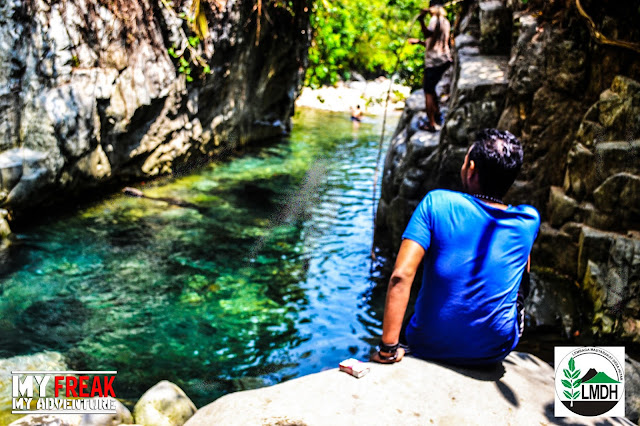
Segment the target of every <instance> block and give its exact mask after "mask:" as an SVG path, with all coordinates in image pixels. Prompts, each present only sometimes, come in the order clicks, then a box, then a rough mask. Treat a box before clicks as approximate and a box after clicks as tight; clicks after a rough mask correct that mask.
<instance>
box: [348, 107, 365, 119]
mask: <svg viewBox="0 0 640 426" xmlns="http://www.w3.org/2000/svg"><path fill="white" fill-rule="evenodd" d="M363 115H364V113H363V112H362V110H361V109H360V105H356V107H355V108H353V107H351V121H358V122H359V121H362V116H363Z"/></svg>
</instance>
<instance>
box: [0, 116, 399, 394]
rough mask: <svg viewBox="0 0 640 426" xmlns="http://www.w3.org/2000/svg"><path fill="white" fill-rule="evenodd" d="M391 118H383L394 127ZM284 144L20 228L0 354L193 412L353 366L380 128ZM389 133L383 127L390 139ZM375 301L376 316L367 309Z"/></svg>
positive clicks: (4, 303) (332, 119)
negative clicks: (161, 389)
mask: <svg viewBox="0 0 640 426" xmlns="http://www.w3.org/2000/svg"><path fill="white" fill-rule="evenodd" d="M391 121H395V120H391ZM294 124H295V125H294V129H293V132H292V135H291V137H289V138H286V139H282V140H278V141H274V142H271V143H268V144H263V145H262V146H260V147H255V148H252V149H251V150H249V151H247V152H245V153H242V155H240V156H238V157H235V158H233V159H231V160H227V161H224V162H222V161H221V162H218V163H214V164H209V165H206V166H204V167H203V168H201V169H199V170H195V171H193V172H192V174H188V175H185V176H182V177H177V178H163V179H160V180H157V181H154V182H150V183H146V184H144V185H142V184H141V185H138V186H137V187H138V188H139V189H141V190H143V191H144V193H145V194H146V195H148V196H152V197H173V198H177V199H180V200H183V201H187V202H189V203H192V204H193V205H195V206H197V208H189V207H187V208H184V207H177V206H175V205H169V204H167V203H164V202H158V201H152V200H147V199H139V198H132V197H127V196H125V195H122V194H116V195H112V196H109V197H108V198H107V199H104V200H103V201H100V202H97V203H94V204H92V205H90V206H86V207H84V208H83V209H82V210H81V211H79V212H77V213H74V214H72V215H70V216H67V217H62V218H57V219H55V220H52V221H48V222H45V223H42V224H39V225H37V226H33V227H30V228H27V229H23V230H21V231H20V232H19V234H18V235H17V238H18V241H17V242H16V244H15V245H14V247H13V249H12V250H11V254H10V259H9V260H10V263H9V264H8V265H9V266H8V270H5V272H4V273H3V275H2V278H1V279H2V281H1V282H0V294H1V296H2V297H1V298H0V357H1V358H6V357H10V356H14V355H24V354H30V353H36V352H40V351H43V350H55V351H59V352H62V353H63V354H64V355H65V357H66V360H67V362H68V364H69V367H70V368H73V369H87V370H112V369H115V370H118V376H117V379H116V392H117V394H118V397H121V398H125V399H131V400H135V399H137V398H139V397H140V396H141V395H142V393H143V392H144V391H145V390H146V389H148V388H149V387H151V386H153V385H154V384H155V383H157V382H158V381H160V380H163V379H167V380H171V381H173V382H175V383H176V384H178V385H179V386H180V387H182V388H183V389H184V390H185V392H186V393H187V394H188V395H189V396H190V397H191V398H192V399H193V400H194V402H196V404H197V405H198V406H201V405H203V404H205V403H207V402H210V401H212V400H214V399H215V398H217V397H219V396H221V395H223V394H225V393H227V392H230V391H235V390H240V389H250V388H255V387H260V386H264V385H270V384H275V383H278V382H281V381H283V380H286V379H289V378H293V377H297V376H301V375H305V374H309V373H314V372H318V371H321V370H323V369H327V368H334V367H336V366H337V364H338V362H339V361H341V360H343V359H345V358H348V357H357V358H366V357H367V356H368V352H369V348H370V346H371V343H373V342H375V341H377V338H378V336H379V332H380V326H381V322H380V306H379V303H380V301H379V300H380V298H378V299H377V300H378V302H371V297H372V291H373V290H372V289H373V287H374V285H375V279H376V277H375V276H372V275H371V272H370V260H369V252H370V245H371V240H372V213H371V192H372V179H373V174H374V167H375V159H376V154H377V144H378V138H379V132H380V130H381V128H380V124H379V123H376V122H373V121H372V122H370V123H367V122H364V123H362V124H361V126H360V128H359V129H355V128H353V127H352V124H351V122H350V121H349V120H348V116H347V115H344V114H330V113H322V112H314V111H309V110H306V111H305V110H303V111H302V112H300V113H299V114H298V116H297V117H296V118H295V120H294ZM391 127H392V126H391V125H390V126H389V129H390V128H391ZM376 303H377V304H378V305H376Z"/></svg>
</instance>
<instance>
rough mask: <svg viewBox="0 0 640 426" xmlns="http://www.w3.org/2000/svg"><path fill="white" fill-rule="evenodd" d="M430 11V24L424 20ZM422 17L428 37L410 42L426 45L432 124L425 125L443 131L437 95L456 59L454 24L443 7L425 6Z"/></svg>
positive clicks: (426, 89) (427, 96)
mask: <svg viewBox="0 0 640 426" xmlns="http://www.w3.org/2000/svg"><path fill="white" fill-rule="evenodd" d="M427 13H430V14H431V19H430V20H429V25H427V24H425V22H424V21H425V16H426V15H427ZM418 20H419V21H420V25H421V27H422V34H423V35H424V37H425V39H426V40H420V39H416V38H411V39H409V40H408V42H409V43H410V44H423V45H424V46H425V53H424V80H423V88H424V95H425V100H426V107H427V117H428V118H429V123H428V124H427V125H426V126H424V127H423V130H427V131H429V132H436V131H438V130H440V126H439V124H440V123H437V122H436V120H438V121H439V120H440V106H439V104H438V95H437V94H436V85H437V84H438V81H440V79H441V78H442V75H443V74H444V72H445V71H446V70H447V68H449V66H450V65H451V63H452V62H453V60H452V59H451V51H450V50H449V33H450V31H451V24H449V20H448V19H447V16H446V11H445V10H444V8H443V7H442V6H432V7H430V8H428V9H423V10H422V11H421V12H420V16H419V18H418Z"/></svg>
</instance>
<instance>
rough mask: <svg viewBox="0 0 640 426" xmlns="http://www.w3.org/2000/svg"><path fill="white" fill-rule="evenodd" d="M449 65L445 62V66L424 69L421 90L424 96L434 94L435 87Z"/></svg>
mask: <svg viewBox="0 0 640 426" xmlns="http://www.w3.org/2000/svg"><path fill="white" fill-rule="evenodd" d="M450 65H451V63H450V62H447V63H445V64H442V65H438V66H437V67H428V68H425V69H424V81H423V89H424V93H425V94H427V93H429V94H431V95H435V94H436V85H437V84H438V82H439V81H440V79H441V78H442V75H443V74H444V72H445V71H446V70H447V68H449V66H450Z"/></svg>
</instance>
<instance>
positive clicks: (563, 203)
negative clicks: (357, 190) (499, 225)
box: [375, 1, 640, 343]
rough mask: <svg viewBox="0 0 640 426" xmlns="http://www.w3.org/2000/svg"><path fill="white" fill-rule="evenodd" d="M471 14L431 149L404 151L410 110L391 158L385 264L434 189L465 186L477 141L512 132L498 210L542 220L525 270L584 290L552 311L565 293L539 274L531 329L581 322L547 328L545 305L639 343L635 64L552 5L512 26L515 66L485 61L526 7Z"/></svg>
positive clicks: (380, 222) (380, 224)
mask: <svg viewBox="0 0 640 426" xmlns="http://www.w3.org/2000/svg"><path fill="white" fill-rule="evenodd" d="M467 6H468V7H467ZM467 6H465V7H467V8H466V9H465V10H466V15H464V16H462V19H461V21H460V22H461V24H460V29H461V31H462V33H461V34H459V35H457V37H456V41H457V43H456V51H455V52H454V53H455V58H454V59H455V70H454V71H455V72H454V79H453V84H452V94H451V99H450V104H449V111H448V114H447V116H446V120H445V125H444V126H443V130H442V134H441V137H440V139H439V141H438V145H437V146H436V147H435V148H432V149H431V150H422V151H421V150H416V149H415V148H413V147H411V145H410V140H411V138H412V137H413V135H412V133H411V132H412V125H411V123H412V120H413V119H414V118H415V117H416V116H419V115H420V114H423V112H422V111H421V110H420V109H419V108H417V107H416V105H418V104H419V102H418V101H412V104H411V107H409V108H407V109H406V110H405V112H404V113H403V116H402V119H401V120H400V123H399V125H398V129H397V130H396V133H395V135H394V139H393V141H392V144H391V146H390V148H389V151H388V153H387V159H386V162H385V171H384V174H383V181H382V191H381V199H380V203H379V206H378V216H377V221H376V234H375V239H376V243H377V244H378V245H380V246H382V247H388V248H389V249H390V252H389V253H387V254H388V255H389V257H390V258H393V256H394V255H395V253H397V249H398V247H399V245H400V238H401V235H402V232H403V231H404V228H405V227H406V225H407V222H408V220H409V218H410V216H411V214H412V212H413V210H414V209H415V206H417V204H418V203H419V201H420V200H421V199H422V197H423V196H424V195H425V194H426V193H427V192H428V191H429V190H431V189H435V188H447V189H454V190H458V189H460V184H459V169H460V166H461V164H462V159H463V158H464V154H465V150H466V147H467V146H468V144H469V142H470V141H471V138H472V136H473V134H474V132H475V131H476V130H479V129H481V128H485V127H497V128H500V129H506V130H509V131H511V132H512V133H514V134H515V135H516V136H518V137H519V138H520V139H521V140H522V142H523V145H524V150H525V163H524V165H523V170H522V172H521V175H520V176H519V178H518V180H517V181H516V182H515V183H514V185H513V186H512V188H511V190H510V191H509V193H508V194H507V196H506V198H505V199H506V201H508V202H509V203H511V204H521V203H526V204H531V205H533V206H535V207H536V208H537V209H538V210H539V211H540V212H541V214H542V216H543V221H544V222H543V224H542V227H541V229H540V232H539V235H538V239H537V241H536V244H535V246H534V250H533V253H532V263H533V266H534V268H535V267H541V268H551V269H552V270H553V272H554V273H555V274H559V275H563V276H565V277H566V278H565V279H566V280H567V282H571V281H574V282H578V283H579V284H580V288H581V289H582V291H580V292H577V293H576V292H574V291H572V298H574V299H572V301H571V303H567V302H562V303H564V305H563V306H560V305H559V301H558V298H561V299H562V298H563V297H565V298H566V295H564V296H563V294H564V293H563V292H558V291H552V289H553V288H554V287H553V286H552V284H553V283H552V282H545V279H546V278H544V277H545V276H547V275H546V274H543V275H542V276H541V277H539V279H538V280H537V283H534V284H536V285H538V289H537V290H535V288H534V296H535V300H531V301H529V302H528V303H529V305H530V306H529V307H530V308H531V309H530V312H531V316H530V318H529V325H530V326H531V327H532V328H535V327H536V326H539V325H543V326H546V325H549V324H556V325H558V326H559V327H560V328H561V329H563V330H565V331H568V330H570V329H571V328H572V327H574V326H575V324H573V322H571V321H564V320H561V321H558V320H557V318H556V319H554V318H553V315H551V312H549V311H548V310H546V309H545V308H546V307H549V306H555V307H557V312H567V313H568V314H569V315H571V312H576V310H581V309H583V308H585V309H586V307H590V306H592V307H593V308H592V309H591V311H590V312H586V314H585V323H586V325H585V324H583V325H582V328H581V329H580V330H576V331H580V332H581V333H583V332H588V334H589V333H594V334H595V335H596V336H602V337H606V338H608V339H611V338H615V339H622V340H621V341H624V342H629V343H631V342H635V343H638V342H640V340H638V339H640V310H638V300H640V293H639V291H640V290H639V289H640V281H639V279H640V278H639V277H640V271H638V265H639V264H640V261H639V260H638V254H637V253H638V248H637V247H638V241H640V239H639V238H640V203H639V202H638V200H640V161H638V158H639V155H640V83H639V82H638V80H640V72H639V71H638V70H640V59H638V57H634V58H632V57H631V56H630V54H628V53H624V52H621V51H620V50H615V54H614V53H612V52H613V51H609V50H606V49H605V50H602V49H601V48H599V47H597V45H594V44H593V43H592V41H591V40H590V36H589V34H588V33H587V32H581V31H573V30H569V29H568V27H567V26H565V25H564V24H562V22H564V23H567V22H569V21H571V20H572V19H574V18H576V17H575V16H574V15H573V14H574V13H575V11H574V10H573V9H571V8H568V9H566V10H562V7H558V8H555V9H554V8H552V7H551V6H549V4H548V3H546V2H539V3H530V6H529V10H522V11H519V12H518V13H515V14H514V15H513V30H514V31H513V33H514V38H513V42H512V45H511V57H510V58H508V59H507V58H506V57H500V56H487V55H486V54H487V52H491V51H492V47H488V46H489V45H490V43H489V44H488V40H492V37H494V36H495V35H496V34H497V33H495V32H494V31H498V29H497V28H498V26H497V24H496V22H498V20H499V19H503V18H500V17H501V16H502V13H503V12H504V11H505V10H508V9H509V7H513V8H521V7H520V6H521V5H519V3H518V2H513V1H509V2H507V3H506V5H505V3H504V2H500V1H489V2H479V3H478V4H477V5H476V3H473V4H471V5H467ZM476 6H477V7H476ZM536 7H541V8H542V10H541V13H536V11H535V8H536ZM546 14H552V15H553V16H554V18H553V19H547V18H548V17H549V16H551V15H549V16H546ZM616 19H617V21H616V22H615V23H613V21H608V22H609V24H608V25H619V26H621V28H622V27H624V25H627V27H624V28H628V29H631V28H635V27H634V26H633V25H632V24H631V23H629V22H627V21H626V20H625V17H624V16H619V17H617V18H616ZM571 22H573V21H571ZM567 25H568V24H567ZM633 31H635V30H633ZM502 39H504V38H501V40H502ZM507 39H509V37H507ZM594 55H595V56H594ZM614 56H615V57H616V60H613V59H612V58H613V57H614ZM610 61H612V62H610ZM614 63H615V65H614ZM625 75H626V76H625ZM631 77H633V78H631ZM419 96H420V95H417V94H414V95H413V96H412V97H419ZM549 276H553V274H551V275H549ZM562 303H561V304H562ZM534 314H535V315H534ZM561 316H562V317H563V318H564V317H567V315H566V314H562V315H561ZM589 325H590V327H589ZM585 328H586V329H585ZM589 328H590V330H589Z"/></svg>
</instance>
